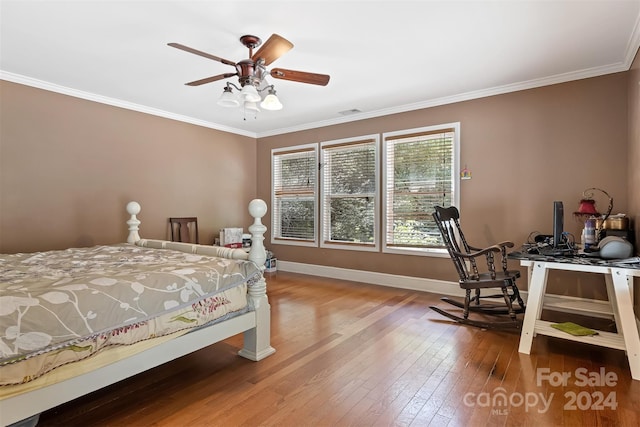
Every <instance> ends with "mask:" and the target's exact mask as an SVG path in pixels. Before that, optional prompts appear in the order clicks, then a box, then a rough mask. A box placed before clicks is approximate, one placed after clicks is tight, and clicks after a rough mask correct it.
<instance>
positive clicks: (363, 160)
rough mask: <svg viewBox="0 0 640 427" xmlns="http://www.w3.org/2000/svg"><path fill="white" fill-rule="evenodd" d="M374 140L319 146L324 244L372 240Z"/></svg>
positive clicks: (363, 242) (374, 218)
mask: <svg viewBox="0 0 640 427" xmlns="http://www.w3.org/2000/svg"><path fill="white" fill-rule="evenodd" d="M376 163H377V139H374V138H366V139H363V140H356V141H349V142H341V143H336V144H331V143H327V144H323V147H322V179H323V185H322V224H323V227H322V235H323V239H324V242H325V243H344V244H359V245H368V246H372V245H374V244H375V241H376V235H375V230H376V226H375V223H376V218H377V215H376V197H377V173H376Z"/></svg>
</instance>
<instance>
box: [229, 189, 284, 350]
mask: <svg viewBox="0 0 640 427" xmlns="http://www.w3.org/2000/svg"><path fill="white" fill-rule="evenodd" d="M249 213H250V214H251V216H252V217H253V218H254V221H253V224H251V225H250V226H249V231H250V232H251V250H250V251H249V260H250V261H253V262H254V263H255V264H256V265H258V266H259V267H260V268H261V269H262V270H264V268H265V267H264V263H265V261H266V260H267V252H266V250H265V248H264V243H263V242H264V233H265V232H266V231H267V227H265V226H264V225H263V224H262V217H263V216H265V214H266V213H267V204H266V203H265V202H264V200H260V199H254V200H252V201H251V203H249ZM248 294H249V302H250V304H251V305H253V307H254V308H255V313H256V327H255V328H253V329H250V330H248V331H246V332H245V333H244V348H243V349H242V350H240V351H239V352H238V354H239V355H240V356H242V357H245V358H247V359H250V360H254V361H258V360H262V359H264V358H265V357H267V356H269V355H271V354H273V353H274V352H275V351H276V350H275V349H274V348H273V347H271V339H270V337H271V306H270V305H269V299H268V298H267V282H266V281H265V280H264V277H261V278H260V280H259V281H258V282H257V283H254V284H253V285H251V286H250V287H249V290H248Z"/></svg>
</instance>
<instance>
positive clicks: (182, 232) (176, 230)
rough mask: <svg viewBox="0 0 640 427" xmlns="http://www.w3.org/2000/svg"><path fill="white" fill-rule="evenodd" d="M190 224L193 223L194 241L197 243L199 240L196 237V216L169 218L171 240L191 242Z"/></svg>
mask: <svg viewBox="0 0 640 427" xmlns="http://www.w3.org/2000/svg"><path fill="white" fill-rule="evenodd" d="M190 224H193V231H194V238H195V243H196V244H199V243H200V240H199V238H198V218H197V217H195V216H192V217H183V218H169V225H170V226H171V241H172V242H183V243H192V242H191V228H192V227H191V226H190Z"/></svg>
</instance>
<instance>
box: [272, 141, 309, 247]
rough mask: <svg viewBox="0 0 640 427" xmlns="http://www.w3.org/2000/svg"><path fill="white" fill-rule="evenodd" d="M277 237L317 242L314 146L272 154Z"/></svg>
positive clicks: (275, 235) (274, 217)
mask: <svg viewBox="0 0 640 427" xmlns="http://www.w3.org/2000/svg"><path fill="white" fill-rule="evenodd" d="M272 162H273V163H272V165H273V166H272V167H273V170H272V175H273V199H274V203H273V213H272V216H273V230H274V237H275V238H276V239H295V240H304V241H315V239H316V238H315V236H316V225H315V210H316V192H317V190H316V188H317V170H318V160H317V154H316V150H315V148H305V149H300V150H294V151H283V152H274V153H273V154H272Z"/></svg>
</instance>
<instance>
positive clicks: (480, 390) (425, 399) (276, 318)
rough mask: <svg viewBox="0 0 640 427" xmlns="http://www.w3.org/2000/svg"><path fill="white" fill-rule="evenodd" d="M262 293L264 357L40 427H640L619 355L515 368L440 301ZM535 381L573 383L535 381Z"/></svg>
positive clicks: (412, 294)
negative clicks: (606, 381)
mask: <svg viewBox="0 0 640 427" xmlns="http://www.w3.org/2000/svg"><path fill="white" fill-rule="evenodd" d="M267 279H268V292H269V299H270V303H271V311H272V345H273V346H274V347H275V348H276V350H277V351H276V353H275V354H274V355H273V356H271V357H269V358H267V359H265V360H263V361H261V362H257V363H256V362H251V361H248V360H246V359H243V358H241V357H239V356H237V354H236V352H237V351H238V350H239V348H240V347H241V341H242V339H241V337H233V338H231V339H229V340H227V341H224V342H221V343H218V344H215V345H213V346H211V347H208V348H206V349H203V350H201V351H198V352H195V353H192V354H191V355H188V356H185V357H183V358H181V359H179V360H176V361H173V362H171V363H168V364H166V365H164V366H161V367H158V368H154V369H152V370H150V371H147V372H145V373H143V374H140V375H138V376H136V377H134V378H131V379H128V380H125V381H122V382H120V383H118V384H115V385H113V386H110V387H108V388H106V389H103V390H100V391H98V392H95V393H93V394H91V395H89V396H85V397H82V398H80V399H77V400H75V401H73V402H71V403H68V404H66V405H62V406H60V407H58V408H55V409H52V410H50V411H48V412H45V413H44V414H42V416H41V418H40V423H39V425H40V426H43V427H44V426H107V425H108V426H392V425H393V426H484V425H488V426H529V425H531V426H537V427H538V426H562V425H564V426H638V425H640V381H633V380H631V376H630V373H629V365H628V362H627V359H626V357H625V354H624V352H622V351H617V350H610V349H603V348H599V347H595V346H589V345H584V344H578V343H570V342H567V341H563V340H558V339H554V338H548V337H542V336H539V337H537V338H535V339H534V345H533V349H532V353H531V355H525V354H520V353H518V342H519V336H518V334H517V333H512V332H495V331H486V330H481V329H477V328H472V327H467V326H461V325H456V324H453V323H452V322H450V321H449V320H447V319H444V318H443V317H442V316H440V315H438V314H437V313H435V312H433V311H432V310H430V309H429V305H435V304H437V305H439V306H441V307H443V308H447V309H450V308H452V307H451V306H449V305H447V304H445V303H442V302H440V301H439V296H438V295H434V294H429V293H425V292H416V291H408V290H402V289H394V288H387V287H381V286H375V285H369V284H362V283H354V282H347V281H340V280H333V279H325V278H319V277H313V276H305V275H301V274H293V273H285V272H277V273H275V274H269V275H268V277H267ZM582 323H583V324H584V322H582ZM545 369H546V370H547V371H546V372H548V373H549V374H550V375H551V377H552V378H555V377H554V375H555V376H559V375H562V374H565V373H568V374H570V375H571V378H569V379H568V380H567V381H566V382H565V384H557V383H553V382H551V381H546V380H545V381H537V376H539V374H540V373H541V372H545V371H544V370H545ZM580 369H583V370H584V372H585V376H590V375H591V376H593V375H595V374H597V373H599V372H600V370H601V369H602V370H603V371H604V372H606V373H608V375H610V376H611V375H615V376H616V378H617V379H616V381H615V385H613V386H610V385H598V384H593V383H592V384H587V385H582V384H580V382H579V381H578V382H577V383H576V381H577V379H579V377H578V378H576V373H578V375H580V373H581V372H582V371H580ZM607 396H609V400H604V398H606V397H607ZM501 398H502V400H501ZM574 398H575V399H574ZM543 399H544V401H543ZM505 400H506V403H505ZM545 402H546V403H545Z"/></svg>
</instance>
